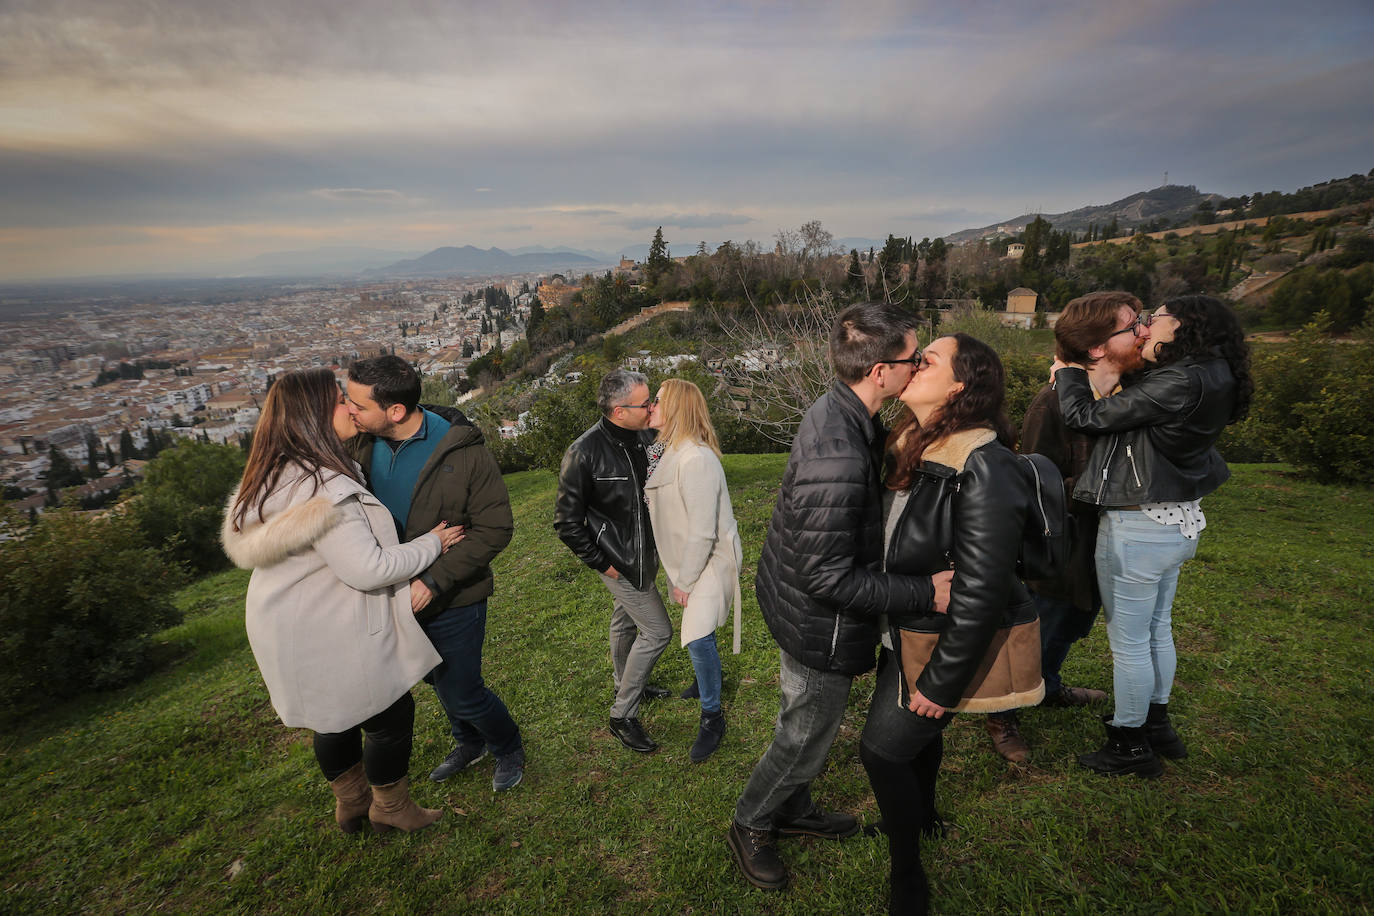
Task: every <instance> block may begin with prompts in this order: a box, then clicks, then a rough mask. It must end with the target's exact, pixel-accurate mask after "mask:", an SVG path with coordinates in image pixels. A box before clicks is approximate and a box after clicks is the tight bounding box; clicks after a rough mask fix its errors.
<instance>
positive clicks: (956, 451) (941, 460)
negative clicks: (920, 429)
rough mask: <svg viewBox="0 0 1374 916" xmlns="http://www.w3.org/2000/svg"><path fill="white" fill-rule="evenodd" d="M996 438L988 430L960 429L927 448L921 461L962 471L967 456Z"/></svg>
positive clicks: (995, 435) (994, 434)
mask: <svg viewBox="0 0 1374 916" xmlns="http://www.w3.org/2000/svg"><path fill="white" fill-rule="evenodd" d="M996 438H997V434H996V433H994V432H993V431H992V430H990V429H961V430H959V432H957V433H953V434H951V435H949V436H946V437H945V438H943V439H941V440H940V441H939V442H936V443H935V444H934V445H932V446H930V447H929V448H927V449H926V450H925V453H924V454H922V455H921V460H922V461H933V462H935V463H936V464H943V465H944V466H945V467H950V468H953V469H954V470H955V471H962V470H963V469H964V464H965V462H967V461H968V456H969V455H971V454H973V452H974V450H975V449H979V448H982V447H983V446H985V445H987V444H988V443H989V442H991V441H992V440H994V439H996Z"/></svg>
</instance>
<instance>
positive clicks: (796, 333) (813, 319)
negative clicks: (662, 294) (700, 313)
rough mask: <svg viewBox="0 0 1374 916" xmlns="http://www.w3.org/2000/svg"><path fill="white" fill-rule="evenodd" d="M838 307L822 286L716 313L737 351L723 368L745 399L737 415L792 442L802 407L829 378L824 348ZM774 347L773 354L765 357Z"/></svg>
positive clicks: (726, 380)
mask: <svg viewBox="0 0 1374 916" xmlns="http://www.w3.org/2000/svg"><path fill="white" fill-rule="evenodd" d="M838 312H839V307H838V306H837V305H836V303H835V301H834V298H833V297H832V296H831V295H830V293H829V292H827V291H821V292H818V293H808V294H807V295H806V297H805V299H804V301H803V302H800V303H797V304H789V305H785V306H780V307H778V308H774V309H768V310H764V309H760V308H759V306H758V305H757V303H755V302H753V301H752V299H751V300H750V303H749V306H748V308H747V309H745V310H743V311H742V312H737V311H722V310H717V311H716V313H715V317H716V320H717V321H718V322H719V324H720V327H721V330H722V331H724V333H725V335H726V337H727V338H728V339H729V340H730V343H731V347H730V349H732V350H734V351H735V352H736V353H738V354H739V356H737V357H733V358H732V360H729V361H727V362H726V365H725V366H724V367H722V370H721V374H722V376H723V377H724V378H723V383H724V384H725V385H727V386H729V387H730V388H731V389H736V390H738V391H740V392H741V395H742V396H741V397H738V398H736V400H741V401H746V402H747V407H746V408H745V409H743V410H741V411H740V417H741V419H743V420H744V421H745V422H747V423H748V424H749V425H751V426H753V427H754V428H755V429H757V430H758V431H759V432H760V433H762V434H763V435H765V436H767V437H768V438H769V439H771V440H773V441H774V442H777V443H779V444H781V445H791V444H792V437H793V436H795V435H796V432H797V426H798V424H800V423H801V419H802V417H803V416H804V415H805V414H806V411H807V408H809V407H810V406H811V402H812V401H814V400H816V398H818V397H820V396H821V395H822V394H823V393H825V391H826V389H828V388H829V387H830V383H831V381H832V380H833V379H834V374H833V373H832V372H831V369H830V356H829V352H828V351H829V340H830V326H831V325H832V324H834V322H835V315H836V314H837V313H838ZM773 352H776V359H775V360H768V359H766V357H767V356H770V355H772V353H773ZM764 363H767V365H766V366H765V365H764ZM745 392H747V394H745Z"/></svg>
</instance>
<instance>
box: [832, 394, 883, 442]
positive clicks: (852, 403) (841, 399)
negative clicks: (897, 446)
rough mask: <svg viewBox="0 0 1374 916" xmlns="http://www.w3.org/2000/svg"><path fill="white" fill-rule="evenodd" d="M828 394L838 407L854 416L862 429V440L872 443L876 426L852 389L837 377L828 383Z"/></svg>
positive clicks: (876, 429)
mask: <svg viewBox="0 0 1374 916" xmlns="http://www.w3.org/2000/svg"><path fill="white" fill-rule="evenodd" d="M830 395H831V397H832V398H834V400H835V404H836V406H837V407H838V408H839V409H841V410H843V411H845V412H846V413H849V414H852V415H853V416H854V419H855V422H857V423H858V424H859V427H860V428H861V429H862V430H863V433H864V440H865V441H866V442H868V443H870V444H872V442H873V436H874V435H875V434H876V433H877V431H878V427H877V426H876V425H875V424H874V422H873V415H872V414H870V413H869V412H868V407H867V406H865V405H864V402H863V401H861V400H859V396H858V395H857V394H855V393H854V389H853V388H850V387H849V386H848V385H846V384H845V383H844V382H842V381H840V380H839V379H835V381H834V382H833V383H831V385H830Z"/></svg>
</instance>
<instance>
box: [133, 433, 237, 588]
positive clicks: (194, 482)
mask: <svg viewBox="0 0 1374 916" xmlns="http://www.w3.org/2000/svg"><path fill="white" fill-rule="evenodd" d="M243 462H244V454H243V451H242V449H240V448H238V447H237V446H233V445H216V444H214V443H211V442H201V441H198V440H194V439H192V440H188V441H185V442H181V443H179V444H177V445H176V446H174V447H173V448H170V449H168V450H167V451H164V452H162V453H160V454H159V455H158V456H157V458H155V459H154V460H153V461H151V462H149V464H148V468H147V471H146V474H145V476H144V478H143V482H142V483H141V484H139V486H138V490H137V496H136V498H135V499H134V500H133V501H132V503H131V504H130V512H131V514H132V515H133V517H134V519H135V520H136V521H137V522H138V524H139V527H141V528H142V529H143V532H144V534H146V535H147V537H148V541H149V542H150V543H152V544H155V545H157V546H158V547H160V548H162V549H164V550H166V551H167V552H168V554H169V555H170V557H171V558H172V559H173V560H175V561H176V562H178V563H180V564H182V565H184V566H185V567H186V568H187V569H189V570H191V571H192V572H193V573H195V574H197V575H200V574H202V573H207V572H213V571H215V570H219V569H225V568H226V567H228V565H229V560H228V558H227V557H225V555H224V550H223V549H222V548H221V547H220V543H219V529H220V524H221V522H222V521H223V519H224V502H225V500H227V499H228V498H229V494H230V493H231V492H232V491H233V489H234V487H236V486H238V482H239V478H240V477H242V476H243Z"/></svg>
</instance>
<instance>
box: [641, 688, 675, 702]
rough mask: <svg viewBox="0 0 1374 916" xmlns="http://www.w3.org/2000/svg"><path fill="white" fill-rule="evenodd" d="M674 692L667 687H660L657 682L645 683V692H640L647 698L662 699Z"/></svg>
mask: <svg viewBox="0 0 1374 916" xmlns="http://www.w3.org/2000/svg"><path fill="white" fill-rule="evenodd" d="M672 695H673V692H672V691H671V690H669V689H668V688H667V687H660V686H658V685H657V684H645V685H644V692H643V693H641V694H640V697H642V698H643V699H645V700H661V699H663V698H664V697H669V696H672Z"/></svg>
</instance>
